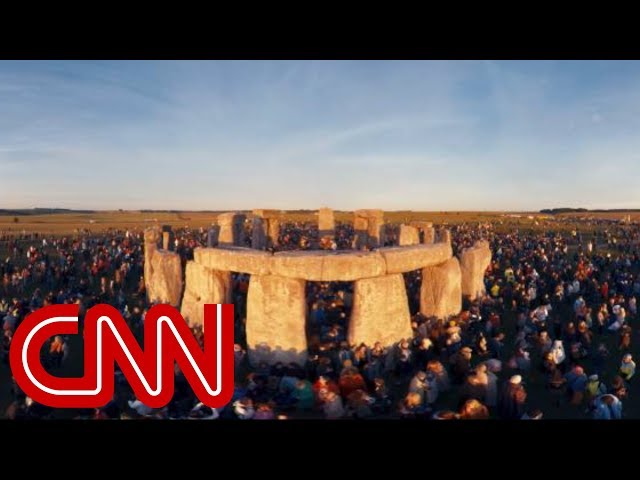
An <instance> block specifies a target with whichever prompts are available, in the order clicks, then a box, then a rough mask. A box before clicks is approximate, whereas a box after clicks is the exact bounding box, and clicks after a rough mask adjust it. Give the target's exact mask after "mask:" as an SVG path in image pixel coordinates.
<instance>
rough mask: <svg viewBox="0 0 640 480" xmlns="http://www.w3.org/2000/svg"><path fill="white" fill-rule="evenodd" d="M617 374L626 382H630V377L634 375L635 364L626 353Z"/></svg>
mask: <svg viewBox="0 0 640 480" xmlns="http://www.w3.org/2000/svg"><path fill="white" fill-rule="evenodd" d="M619 373H620V376H621V377H622V378H623V379H624V380H625V381H627V382H628V381H629V380H631V377H633V376H634V375H635V373H636V364H635V362H634V361H633V357H632V356H631V354H630V353H627V354H625V355H624V356H623V357H622V362H621V363H620V371H619Z"/></svg>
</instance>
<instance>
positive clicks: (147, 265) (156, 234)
mask: <svg viewBox="0 0 640 480" xmlns="http://www.w3.org/2000/svg"><path fill="white" fill-rule="evenodd" d="M159 241H160V229H159V228H158V227H151V228H147V229H146V230H145V231H144V285H145V289H146V291H147V299H150V298H151V297H152V296H153V284H152V282H151V278H152V277H153V264H152V262H151V259H152V258H153V255H154V254H155V252H156V251H157V250H158V242H159Z"/></svg>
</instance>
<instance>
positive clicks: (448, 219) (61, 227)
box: [0, 210, 640, 235]
mask: <svg viewBox="0 0 640 480" xmlns="http://www.w3.org/2000/svg"><path fill="white" fill-rule="evenodd" d="M245 213H249V212H245ZM217 215H218V214H217V213H210V212H136V211H100V212H96V213H60V214H46V215H21V216H20V215H0V232H3V233H10V234H11V233H14V234H21V233H43V234H56V235H70V234H73V233H75V232H77V231H79V230H88V231H90V232H92V233H98V232H102V231H105V230H109V229H113V228H116V229H121V230H124V229H142V228H145V227H147V226H151V225H156V224H161V225H164V224H166V225H171V226H172V227H187V226H188V227H190V228H200V227H208V226H210V225H211V224H212V223H214V222H215V221H216V218H217ZM624 216H626V214H621V213H615V214H614V213H609V212H604V213H602V214H596V213H592V212H588V213H574V214H559V215H556V216H554V217H550V216H548V215H542V214H539V213H534V212H520V213H504V212H418V211H410V210H407V211H389V212H385V221H386V222H387V223H391V224H399V223H408V222H410V221H413V220H423V221H429V222H433V223H434V224H437V225H443V224H450V225H453V224H460V223H485V222H493V223H496V222H497V223H498V225H497V226H496V228H498V229H512V228H520V229H525V230H526V229H532V230H538V229H541V230H543V229H547V228H554V229H559V230H565V229H570V228H574V227H575V226H576V225H578V224H579V223H580V224H582V225H584V221H585V220H586V219H588V218H599V219H607V220H619V219H622V218H623V217H624ZM282 217H283V219H284V220H285V221H290V222H313V221H316V220H317V212H314V211H291V210H290V211H283V215H282ZM335 218H336V221H337V222H352V221H353V213H352V212H347V211H336V212H335ZM631 219H632V221H640V213H637V212H634V213H631ZM574 220H576V221H575V222H574Z"/></svg>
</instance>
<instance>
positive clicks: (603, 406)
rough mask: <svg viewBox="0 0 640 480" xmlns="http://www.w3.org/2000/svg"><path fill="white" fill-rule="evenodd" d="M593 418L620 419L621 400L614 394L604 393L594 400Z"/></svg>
mask: <svg viewBox="0 0 640 480" xmlns="http://www.w3.org/2000/svg"><path fill="white" fill-rule="evenodd" d="M593 418H594V419H595V420H620V419H621V418H622V402H621V401H620V399H618V398H617V397H616V396H615V395H611V394H610V393H605V394H604V395H600V396H599V397H597V398H596V399H595V401H594V409H593Z"/></svg>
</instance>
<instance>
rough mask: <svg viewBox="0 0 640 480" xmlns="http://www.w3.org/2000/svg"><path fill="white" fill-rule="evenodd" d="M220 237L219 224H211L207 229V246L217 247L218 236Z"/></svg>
mask: <svg viewBox="0 0 640 480" xmlns="http://www.w3.org/2000/svg"><path fill="white" fill-rule="evenodd" d="M219 237H220V226H219V225H212V226H211V228H210V229H209V231H208V232H207V247H209V248H212V247H217V246H218V238H219Z"/></svg>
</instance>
